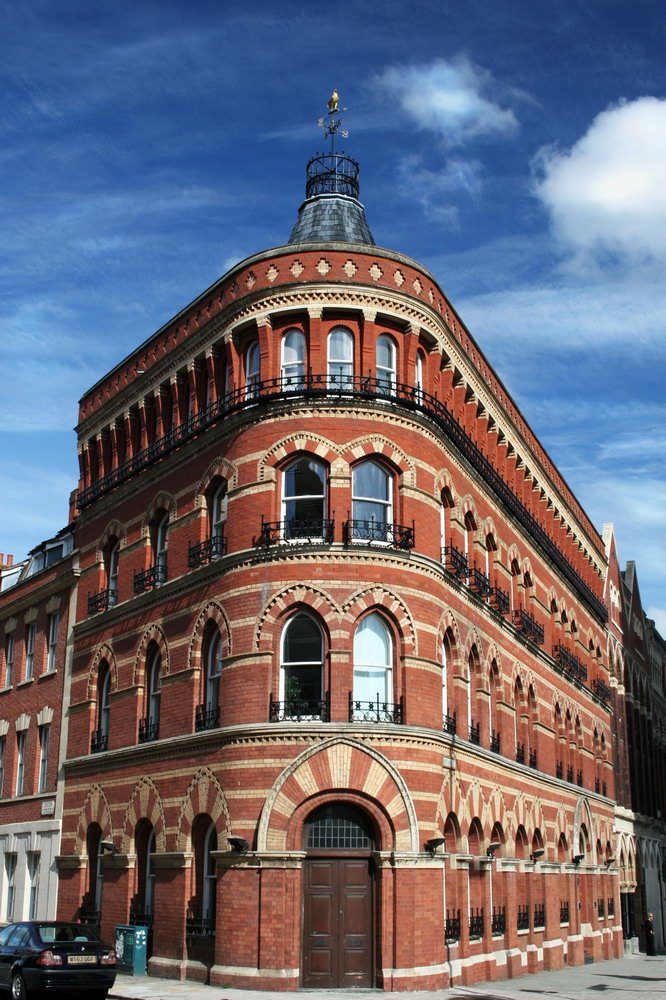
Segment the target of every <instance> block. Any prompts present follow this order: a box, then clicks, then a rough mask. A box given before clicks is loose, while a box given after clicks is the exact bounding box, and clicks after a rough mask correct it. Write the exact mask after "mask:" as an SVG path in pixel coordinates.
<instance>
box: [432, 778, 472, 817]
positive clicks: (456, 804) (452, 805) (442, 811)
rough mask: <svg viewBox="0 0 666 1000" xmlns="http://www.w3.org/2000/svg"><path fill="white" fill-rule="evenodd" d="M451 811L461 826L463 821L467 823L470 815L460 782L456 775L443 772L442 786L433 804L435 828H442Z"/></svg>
mask: <svg viewBox="0 0 666 1000" xmlns="http://www.w3.org/2000/svg"><path fill="white" fill-rule="evenodd" d="M450 813H453V814H454V815H455V817H456V819H457V820H458V824H459V825H460V826H462V823H463V821H464V822H466V823H469V821H470V818H471V817H470V815H469V808H468V805H467V800H466V798H465V794H464V792H463V790H462V787H461V784H460V778H459V777H458V775H457V774H456V775H454V776H453V778H451V776H449V775H447V774H444V777H443V779H442V787H441V788H440V791H439V796H438V798H437V805H436V806H435V828H436V829H437V830H443V829H444V825H445V823H446V818H447V816H448V815H449V814H450Z"/></svg>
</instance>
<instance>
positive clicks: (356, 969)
mask: <svg viewBox="0 0 666 1000" xmlns="http://www.w3.org/2000/svg"><path fill="white" fill-rule="evenodd" d="M303 849H304V850H305V851H306V852H307V854H306V858H305V861H304V863H303V962H302V985H303V986H305V987H320V988H322V989H331V988H333V989H335V988H343V989H344V988H345V987H357V988H358V987H369V986H373V985H374V962H373V958H374V925H375V907H374V891H373V890H374V886H373V878H372V851H373V850H374V836H373V832H372V827H371V824H370V822H369V820H368V818H367V817H366V816H365V815H364V814H363V813H362V812H361V811H360V810H358V809H355V808H354V807H353V806H350V805H347V804H344V803H336V802H334V803H330V804H328V805H325V806H322V807H321V808H319V809H317V810H316V811H315V812H313V813H312V814H311V815H310V817H309V818H308V820H307V822H306V823H305V827H304V831H303Z"/></svg>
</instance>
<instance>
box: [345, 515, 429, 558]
mask: <svg viewBox="0 0 666 1000" xmlns="http://www.w3.org/2000/svg"><path fill="white" fill-rule="evenodd" d="M342 540H343V542H344V543H345V545H358V544H359V543H362V542H367V543H368V544H370V545H372V544H373V542H377V543H379V544H380V545H389V546H392V547H393V548H394V549H402V550H403V551H407V552H408V551H409V550H410V549H413V548H414V544H415V530H414V522H413V521H412V525H411V527H409V526H408V525H404V524H389V523H388V522H387V521H374V520H369V521H368V520H364V519H362V518H361V519H359V518H350V519H349V520H348V521H345V522H344V524H343V525H342Z"/></svg>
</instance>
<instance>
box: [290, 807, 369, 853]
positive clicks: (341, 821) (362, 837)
mask: <svg viewBox="0 0 666 1000" xmlns="http://www.w3.org/2000/svg"><path fill="white" fill-rule="evenodd" d="M303 847H304V849H305V850H307V849H308V848H310V849H314V850H329V851H330V850H347V851H349V850H356V851H371V850H372V849H373V847H374V837H373V833H372V829H371V826H370V824H369V823H368V820H367V817H365V816H364V815H363V814H362V813H361V812H359V810H358V809H354V808H353V806H348V805H344V804H343V803H338V802H333V803H330V804H329V805H325V806H322V807H321V808H320V809H317V810H316V811H315V812H314V813H312V814H311V815H310V816H309V817H308V820H307V822H306V824H305V826H304V837H303Z"/></svg>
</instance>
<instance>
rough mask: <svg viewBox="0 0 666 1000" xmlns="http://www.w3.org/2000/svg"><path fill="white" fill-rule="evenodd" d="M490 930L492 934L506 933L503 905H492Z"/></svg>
mask: <svg viewBox="0 0 666 1000" xmlns="http://www.w3.org/2000/svg"><path fill="white" fill-rule="evenodd" d="M492 932H493V934H505V933H506V909H505V907H503V906H498V907H495V906H493V916H492Z"/></svg>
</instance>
